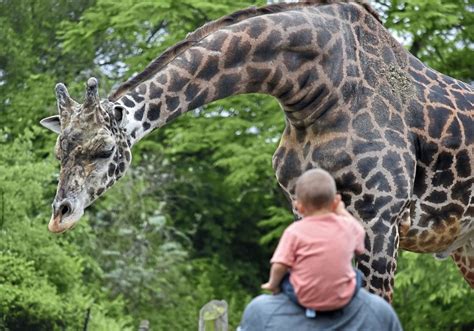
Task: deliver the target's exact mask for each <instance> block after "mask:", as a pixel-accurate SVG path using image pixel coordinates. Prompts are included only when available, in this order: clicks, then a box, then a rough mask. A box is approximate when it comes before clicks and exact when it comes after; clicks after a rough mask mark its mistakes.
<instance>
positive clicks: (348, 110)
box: [50, 1, 474, 299]
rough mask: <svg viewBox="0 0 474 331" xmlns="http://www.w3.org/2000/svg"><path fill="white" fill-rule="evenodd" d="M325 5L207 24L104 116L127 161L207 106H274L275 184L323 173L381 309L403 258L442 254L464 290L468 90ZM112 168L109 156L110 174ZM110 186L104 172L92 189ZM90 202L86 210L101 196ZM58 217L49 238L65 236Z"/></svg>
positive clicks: (368, 13)
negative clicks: (263, 99)
mask: <svg viewBox="0 0 474 331" xmlns="http://www.w3.org/2000/svg"><path fill="white" fill-rule="evenodd" d="M329 2H331V3H330V4H320V5H317V4H311V3H301V4H300V3H297V4H287V5H273V6H267V7H263V8H260V9H249V10H247V11H241V12H237V13H235V14H233V15H230V16H229V17H230V19H229V17H226V18H224V19H222V20H220V21H216V22H214V23H211V24H209V25H206V26H204V27H203V28H201V29H200V30H197V31H196V32H195V33H193V34H191V35H190V36H188V37H187V39H186V40H185V41H184V42H183V43H180V44H178V45H176V46H175V47H173V48H171V49H170V50H168V51H167V52H165V53H164V54H163V55H162V56H161V57H159V58H158V59H157V60H155V61H154V62H153V63H152V64H150V65H149V67H147V68H146V69H145V71H144V72H143V73H141V74H139V75H137V76H136V77H135V78H133V79H131V80H130V81H128V82H126V83H125V84H123V85H122V86H121V87H119V89H118V90H117V91H115V92H114V93H113V94H112V95H111V96H110V97H109V99H110V102H104V103H103V104H102V106H101V107H99V108H100V111H101V112H104V113H107V114H109V117H110V118H112V119H114V118H115V119H116V120H115V123H116V126H117V127H118V129H117V128H115V130H116V131H117V130H118V131H119V133H120V134H121V136H120V137H122V138H120V139H121V140H122V141H124V142H123V145H124V149H125V151H128V148H130V147H131V146H132V145H133V144H134V143H136V142H137V141H139V140H140V139H141V138H142V137H143V136H145V135H146V134H147V133H149V132H150V131H152V130H154V129H156V128H159V127H161V126H163V125H165V124H167V123H169V122H170V121H172V120H174V119H175V118H177V117H178V116H179V115H181V114H182V113H184V112H186V111H189V110H192V109H195V108H197V107H200V106H202V105H205V104H207V103H209V102H212V101H214V100H218V99H222V98H225V97H227V96H230V95H236V94H243V93H254V92H257V93H264V94H269V95H272V96H274V97H275V98H277V99H278V100H279V102H280V104H281V105H282V108H283V111H284V113H285V116H286V128H285V131H284V133H283V135H282V138H281V142H280V145H279V146H278V148H277V150H276V152H275V154H274V156H273V167H274V169H275V171H276V176H277V179H278V182H279V183H280V185H281V187H282V188H283V190H284V191H285V192H286V194H287V195H288V197H289V198H290V199H292V198H293V195H294V184H295V180H296V178H297V177H298V176H299V175H300V174H301V173H302V172H303V171H305V170H307V169H310V168H314V167H321V168H324V169H326V170H328V171H329V172H331V173H332V175H333V176H334V177H335V178H336V182H337V184H338V188H339V190H340V192H341V194H342V197H343V200H344V202H345V203H346V205H347V208H348V210H350V211H351V212H352V213H353V214H354V215H355V216H357V217H358V218H359V219H361V220H362V222H363V224H364V226H365V228H366V231H367V237H366V249H367V251H366V253H365V254H364V255H363V256H362V257H361V258H360V260H359V261H358V267H359V268H360V269H361V270H362V272H363V273H364V274H365V279H366V287H367V288H369V289H370V290H371V291H374V292H377V293H379V294H381V295H383V296H384V297H386V298H387V299H390V297H391V295H392V288H393V276H394V272H395V269H396V257H397V252H398V248H399V247H401V248H403V249H407V250H412V251H415V252H425V253H426V252H430V253H436V254H438V256H439V257H444V256H447V255H452V256H453V257H454V259H455V262H456V263H457V264H458V266H459V267H460V269H461V271H462V272H463V274H464V276H465V278H466V280H467V281H468V282H469V283H470V284H471V286H473V285H474V277H473V275H474V274H473V272H474V259H473V256H474V242H473V241H474V222H473V221H474V220H473V218H474V208H473V206H472V205H473V200H474V174H473V171H474V164H473V160H474V138H473V131H474V129H473V128H474V118H473V117H474V89H473V88H472V86H469V85H467V84H464V83H462V82H460V81H457V80H455V79H453V78H450V77H447V76H444V75H442V74H439V73H437V72H436V71H434V70H432V69H430V68H428V67H426V66H425V65H424V64H422V63H421V62H420V61H419V60H417V59H416V58H414V57H413V56H412V55H410V54H409V53H408V52H406V51H405V50H404V49H403V47H402V46H400V45H399V44H398V42H396V41H395V40H394V39H393V37H391V36H390V34H389V33H388V32H387V31H386V30H385V29H384V28H383V26H382V25H381V24H380V22H379V20H378V17H377V16H376V15H375V14H374V12H373V11H372V10H371V9H370V7H367V6H361V5H360V4H356V3H345V2H344V3H339V2H336V3H332V2H333V1H329ZM86 108H87V107H86ZM89 108H90V107H89ZM109 131H110V130H109ZM61 132H62V133H61V136H60V137H62V138H60V139H66V140H67V139H68V137H67V134H65V132H66V131H65V130H62V131H61ZM114 134H115V133H113V132H112V135H114ZM116 152H118V150H117V151H116ZM122 154H124V152H122ZM116 159H117V160H116ZM121 159H123V157H119V156H117V153H116V154H114V156H111V157H110V162H109V164H114V162H115V167H116V168H117V164H116V163H117V162H122V161H120V160H121ZM127 160H128V161H127ZM129 160H130V156H129V157H128V158H127V159H126V160H125V161H127V162H124V165H123V167H122V168H124V169H126V168H127V166H128V164H129ZM62 162H63V161H62ZM68 171H69V170H68V169H65V168H64V163H63V169H62V173H63V172H64V173H65V175H64V176H65V177H67V176H66V173H67V172H68ZM102 172H103V173H104V171H102ZM122 173H123V171H122V172H120V175H121V174H122ZM116 179H117V178H116V176H115V173H113V176H108V174H105V175H103V177H102V182H103V183H111V182H112V183H113V182H114V181H115V180H116ZM85 182H87V180H86V181H85ZM107 185H109V184H107ZM60 186H61V183H60ZM62 191H64V188H58V192H62ZM89 191H90V192H91V193H92V195H90V196H89V198H88V200H87V201H88V202H89V203H92V201H93V200H94V199H95V198H97V197H98V196H100V195H101V194H102V193H103V192H104V191H105V188H103V187H96V188H95V189H94V188H93V187H90V188H89ZM66 195H67V194H66ZM57 199H58V196H57ZM56 203H58V204H59V206H60V205H61V203H60V201H57V202H56ZM59 209H60V208H59ZM72 209H73V208H72ZM56 214H57V215H60V214H61V213H59V212H57V211H55V214H53V219H52V221H51V222H52V223H54V224H57V226H56V227H54V229H56V228H57V229H63V228H66V225H64V226H61V219H60V217H59V218H54V215H56ZM50 228H51V227H50ZM54 229H53V230H54Z"/></svg>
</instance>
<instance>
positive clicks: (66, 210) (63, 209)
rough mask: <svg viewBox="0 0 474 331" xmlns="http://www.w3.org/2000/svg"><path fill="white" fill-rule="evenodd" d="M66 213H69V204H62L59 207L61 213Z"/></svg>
mask: <svg viewBox="0 0 474 331" xmlns="http://www.w3.org/2000/svg"><path fill="white" fill-rule="evenodd" d="M67 213H69V206H66V205H64V206H62V207H61V214H62V215H66V214H67Z"/></svg>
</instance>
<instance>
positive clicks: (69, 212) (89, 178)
mask: <svg viewBox="0 0 474 331" xmlns="http://www.w3.org/2000/svg"><path fill="white" fill-rule="evenodd" d="M56 98H57V105H58V112H59V115H55V116H51V117H47V118H45V119H43V120H42V121H41V124H42V125H43V126H44V127H46V128H48V129H50V130H52V131H54V132H56V133H57V134H58V135H59V136H58V139H57V143H56V148H55V152H56V157H57V158H58V160H60V162H61V172H60V175H59V183H58V189H57V192H56V197H55V198H54V201H53V204H52V207H53V214H52V217H51V221H50V222H49V226H48V229H49V230H50V231H51V232H56V233H60V232H64V231H66V230H68V229H70V228H71V227H73V226H74V225H75V223H76V222H77V221H78V220H79V219H80V218H81V216H82V215H83V213H84V209H85V208H86V207H87V206H89V205H90V204H91V203H92V202H93V201H94V200H96V199H97V198H98V197H99V196H100V195H102V194H103V193H104V192H105V191H106V190H107V189H108V188H109V187H111V186H112V185H113V184H114V183H115V182H116V181H117V180H118V179H119V178H120V177H122V176H123V174H124V172H125V171H126V169H127V168H128V166H129V165H130V161H131V153H130V140H129V139H128V136H127V135H126V133H125V130H124V129H123V127H122V118H123V116H122V115H123V114H122V112H123V110H122V109H121V108H118V107H113V105H112V104H111V103H110V102H109V101H107V100H102V101H100V100H99V94H98V83H97V79H95V78H90V79H89V80H88V81H87V87H86V95H85V100H84V103H83V104H79V103H77V102H76V101H74V100H73V99H72V98H71V97H70V96H69V93H68V91H67V89H66V87H65V86H64V85H63V84H57V85H56Z"/></svg>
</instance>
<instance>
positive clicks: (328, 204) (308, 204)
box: [295, 169, 340, 216]
mask: <svg viewBox="0 0 474 331" xmlns="http://www.w3.org/2000/svg"><path fill="white" fill-rule="evenodd" d="M295 193H296V202H295V207H296V208H297V209H298V211H299V212H300V213H302V214H303V216H305V215H309V214H311V213H313V212H317V211H323V210H327V211H334V210H335V208H336V207H337V205H338V203H339V201H340V197H339V195H337V194H336V182H335V181H334V178H332V176H331V175H330V174H329V173H328V172H327V171H325V170H323V169H311V170H308V171H306V172H305V173H304V174H303V175H301V176H300V177H299V178H298V180H297V181H296V190H295Z"/></svg>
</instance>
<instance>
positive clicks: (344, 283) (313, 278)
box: [271, 213, 365, 311]
mask: <svg viewBox="0 0 474 331" xmlns="http://www.w3.org/2000/svg"><path fill="white" fill-rule="evenodd" d="M364 237H365V231H364V229H363V228H362V225H361V224H360V223H359V222H358V221H357V220H356V219H354V218H353V217H350V218H349V217H344V216H339V215H336V214H333V213H329V214H325V215H319V216H311V217H305V218H303V219H302V220H301V221H298V222H294V223H293V224H291V225H290V226H289V227H288V228H287V229H286V230H285V232H284V233H283V236H282V237H281V239H280V242H279V244H278V247H277V249H276V251H275V253H274V254H273V257H272V259H271V263H277V262H278V263H282V264H285V265H287V266H288V267H290V269H291V274H290V281H291V284H292V285H293V287H294V289H295V292H296V295H297V297H298V301H299V302H300V304H301V305H302V306H304V307H306V308H311V309H315V310H321V311H322V310H334V309H338V308H341V307H343V306H345V305H346V304H347V303H348V302H349V300H350V299H351V297H352V295H353V294H354V290H355V282H356V281H355V272H354V270H353V269H352V264H351V260H352V258H353V257H354V252H355V253H357V254H361V253H363V252H364Z"/></svg>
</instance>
